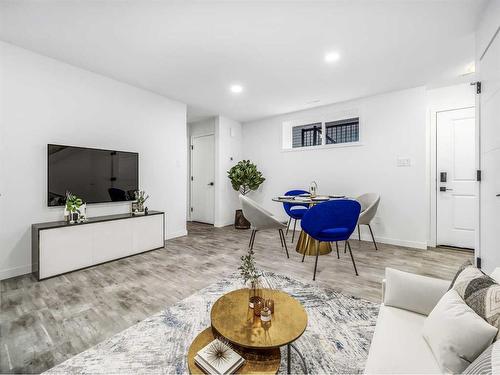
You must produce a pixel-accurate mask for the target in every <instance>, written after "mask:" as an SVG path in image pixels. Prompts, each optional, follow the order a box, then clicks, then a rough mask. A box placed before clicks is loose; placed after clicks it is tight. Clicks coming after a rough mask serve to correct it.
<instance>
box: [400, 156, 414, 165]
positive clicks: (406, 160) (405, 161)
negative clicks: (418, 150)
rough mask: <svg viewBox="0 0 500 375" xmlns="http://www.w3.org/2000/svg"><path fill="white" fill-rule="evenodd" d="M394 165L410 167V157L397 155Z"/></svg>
mask: <svg viewBox="0 0 500 375" xmlns="http://www.w3.org/2000/svg"><path fill="white" fill-rule="evenodd" d="M396 165H397V166H398V167H411V159H410V158H405V157H400V156H398V158H397V159H396Z"/></svg>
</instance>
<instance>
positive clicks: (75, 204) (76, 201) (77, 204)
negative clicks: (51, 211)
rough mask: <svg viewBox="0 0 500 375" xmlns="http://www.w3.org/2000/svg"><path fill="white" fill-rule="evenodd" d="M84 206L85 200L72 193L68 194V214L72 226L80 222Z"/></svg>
mask: <svg viewBox="0 0 500 375" xmlns="http://www.w3.org/2000/svg"><path fill="white" fill-rule="evenodd" d="M82 205H83V200H82V199H81V198H78V197H77V196H76V195H75V194H72V193H71V192H69V191H68V192H67V193H66V207H65V209H66V212H67V213H68V219H69V223H70V224H74V223H75V222H80V209H81V207H82Z"/></svg>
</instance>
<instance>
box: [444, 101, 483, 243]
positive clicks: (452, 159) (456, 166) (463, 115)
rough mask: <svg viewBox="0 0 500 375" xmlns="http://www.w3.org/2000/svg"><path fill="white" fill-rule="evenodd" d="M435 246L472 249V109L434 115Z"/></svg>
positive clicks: (473, 167) (473, 178)
mask: <svg viewBox="0 0 500 375" xmlns="http://www.w3.org/2000/svg"><path fill="white" fill-rule="evenodd" d="M436 124H437V125H436V129H437V150H436V155H437V159H436V160H437V166H436V171H437V184H436V186H437V220H436V222H437V245H446V246H455V247H463V248H469V249H473V248H474V241H475V225H476V224H475V205H476V199H477V196H476V195H477V194H476V183H477V182H476V162H475V158H476V156H475V155H476V153H475V147H476V146H475V126H476V123H475V111H474V108H466V109H456V110H453V111H444V112H439V113H438V114H437V122H436Z"/></svg>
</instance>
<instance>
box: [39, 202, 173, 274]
mask: <svg viewBox="0 0 500 375" xmlns="http://www.w3.org/2000/svg"><path fill="white" fill-rule="evenodd" d="M31 233H32V234H31V241H32V248H31V258H32V272H33V274H34V275H35V277H36V278H37V279H38V280H43V279H47V278H49V277H53V276H57V275H61V274H63V273H66V272H71V271H76V270H79V269H83V268H87V267H91V266H95V265H97V264H101V263H106V262H109V261H112V260H116V259H120V258H124V257H128V256H131V255H135V254H139V253H143V252H146V251H151V250H156V249H161V248H163V247H164V244H165V240H164V239H165V214H164V213H163V212H160V211H149V213H148V214H147V215H137V216H135V215H132V214H120V215H108V216H99V217H93V218H89V219H88V220H87V221H86V222H83V223H76V224H70V223H68V222H66V221H54V222H48V223H38V224H33V225H32V226H31Z"/></svg>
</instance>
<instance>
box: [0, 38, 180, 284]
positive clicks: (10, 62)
mask: <svg viewBox="0 0 500 375" xmlns="http://www.w3.org/2000/svg"><path fill="white" fill-rule="evenodd" d="M0 61H1V63H0V79H1V84H0V106H1V108H0V142H1V143H0V146H1V148H0V160H1V165H0V168H1V169H0V173H1V174H0V176H1V177H0V178H1V179H0V193H1V197H0V220H1V222H0V279H3V278H7V277H11V276H15V275H20V274H24V273H28V272H30V270H31V266H30V263H31V243H30V238H31V231H30V227H31V224H32V223H36V222H43V221H52V220H61V219H62V216H63V209H62V208H48V207H47V177H46V176H47V156H46V155H47V143H59V144H69V145H77V146H89V147H97V148H107V149H117V150H125V151H136V152H139V155H140V156H139V163H140V164H139V178H140V187H141V188H143V189H145V190H146V191H147V192H148V193H149V194H150V195H151V198H150V200H149V201H148V204H147V205H148V206H149V207H150V208H151V209H155V210H162V211H165V212H166V214H167V216H166V218H167V220H166V229H167V231H166V233H167V237H168V238H171V237H175V236H180V235H184V234H185V233H186V226H185V222H186V181H187V177H186V173H187V157H186V148H187V145H186V106H185V105H184V104H182V103H179V102H176V101H172V100H169V99H167V98H165V97H162V96H159V95H156V94H153V93H151V92H148V91H144V90H140V89H137V88H134V87H132V86H129V85H126V84H123V83H120V82H117V81H114V80H111V79H108V78H105V77H103V76H100V75H97V74H93V73H91V72H88V71H85V70H82V69H79V68H75V67H73V66H70V65H67V64H64V63H61V62H58V61H56V60H53V59H50V58H46V57H43V56H41V55H38V54H35V53H32V52H29V51H27V50H24V49H21V48H18V47H15V46H13V45H10V44H6V43H3V42H0ZM129 210H130V206H129V204H126V203H113V204H99V205H91V206H89V208H88V215H89V216H98V215H106V214H112V213H123V212H128V211H129ZM68 246H71V244H68Z"/></svg>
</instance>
